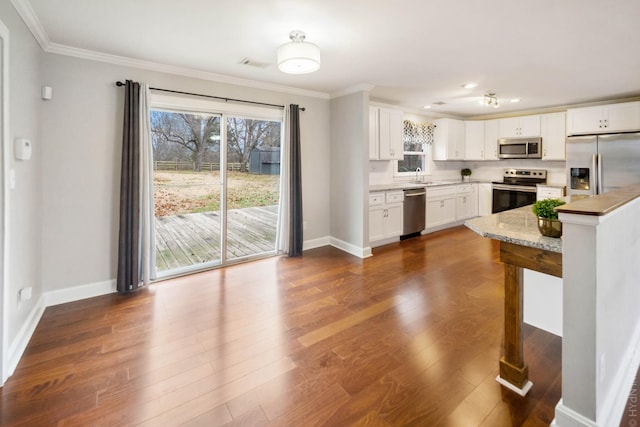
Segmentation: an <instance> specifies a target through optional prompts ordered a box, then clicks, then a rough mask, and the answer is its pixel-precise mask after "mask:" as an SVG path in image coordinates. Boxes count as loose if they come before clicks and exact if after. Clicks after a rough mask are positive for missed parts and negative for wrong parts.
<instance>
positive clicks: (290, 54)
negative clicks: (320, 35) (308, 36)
mask: <svg viewBox="0 0 640 427" xmlns="http://www.w3.org/2000/svg"><path fill="white" fill-rule="evenodd" d="M289 38H290V39H291V41H290V42H289V43H286V44H283V45H282V46H280V47H279V48H278V68H279V69H280V71H282V72H284V73H287V74H307V73H312V72H314V71H316V70H317V69H318V68H320V48H319V47H318V46H316V45H315V44H313V43H309V42H305V41H304V39H305V35H304V33H303V32H302V31H298V30H296V31H291V32H290V33H289Z"/></svg>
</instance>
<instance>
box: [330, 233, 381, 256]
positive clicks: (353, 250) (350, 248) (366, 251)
mask: <svg viewBox="0 0 640 427" xmlns="http://www.w3.org/2000/svg"><path fill="white" fill-rule="evenodd" d="M330 244H331V246H333V247H334V248H338V249H340V250H342V251H345V252H347V253H350V254H351V255H355V256H357V257H359V258H368V257H370V256H371V248H370V247H368V246H367V247H366V248H363V247H360V246H356V245H352V244H351V243H348V242H345V241H344V240H340V239H336V238H335V237H331V238H330Z"/></svg>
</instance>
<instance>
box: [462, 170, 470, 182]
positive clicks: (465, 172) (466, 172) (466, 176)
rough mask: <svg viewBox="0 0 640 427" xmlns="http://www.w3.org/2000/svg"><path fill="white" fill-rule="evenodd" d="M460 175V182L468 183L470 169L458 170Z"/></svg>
mask: <svg viewBox="0 0 640 427" xmlns="http://www.w3.org/2000/svg"><path fill="white" fill-rule="evenodd" d="M460 175H462V180H463V181H469V179H470V178H469V177H470V176H471V169H469V168H464V169H461V170H460Z"/></svg>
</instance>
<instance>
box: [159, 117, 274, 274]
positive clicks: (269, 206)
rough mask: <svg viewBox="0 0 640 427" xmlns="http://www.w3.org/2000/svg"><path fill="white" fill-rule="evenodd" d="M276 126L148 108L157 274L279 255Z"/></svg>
mask: <svg viewBox="0 0 640 427" xmlns="http://www.w3.org/2000/svg"><path fill="white" fill-rule="evenodd" d="M281 127H282V123H281V121H280V120H265V119H261V118H250V117H243V116H239V115H236V114H234V115H228V114H224V113H223V114H211V113H205V112H185V111H175V110H165V109H152V111H151V132H152V141H153V156H154V201H155V216H156V247H155V251H156V265H157V273H158V277H163V276H170V275H171V276H172V275H178V274H181V273H188V272H192V271H195V270H201V269H207V268H211V267H215V266H220V265H226V264H228V263H233V262H238V261H240V260H244V259H251V258H254V257H258V256H265V255H270V254H275V253H276V224H277V216H278V208H277V206H278V199H279V178H280V140H281Z"/></svg>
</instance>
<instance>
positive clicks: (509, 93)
mask: <svg viewBox="0 0 640 427" xmlns="http://www.w3.org/2000/svg"><path fill="white" fill-rule="evenodd" d="M12 1H13V3H14V4H16V6H17V7H18V9H19V10H21V14H22V15H23V16H25V13H24V11H25V10H27V11H29V12H33V13H32V16H31V21H32V22H31V23H30V26H31V28H32V31H36V33H37V32H39V33H40V34H39V35H37V38H39V39H40V42H41V44H43V41H42V39H44V44H45V45H46V44H50V46H54V47H61V46H62V47H72V48H79V49H86V50H89V51H96V52H100V53H106V54H112V55H117V56H122V57H127V58H132V59H138V60H144V61H151V62H155V63H159V64H166V65H172V66H178V67H184V68H188V69H193V70H199V71H205V72H209V73H215V74H220V75H226V76H234V77H238V78H242V79H248V80H252V81H259V82H264V83H268V84H273V85H278V86H287V87H292V88H299V89H304V90H308V91H314V92H321V93H327V94H335V93H340V92H341V91H344V90H348V89H349V88H351V87H354V86H358V85H362V84H370V85H373V89H372V92H371V98H372V99H374V100H377V101H381V102H387V103H391V104H396V105H400V106H403V107H407V108H411V109H417V108H421V107H422V106H423V105H425V104H433V103H436V102H445V103H446V104H445V105H442V106H436V105H433V106H432V108H431V109H430V110H429V111H432V112H434V113H448V114H456V115H460V116H465V117H471V116H482V115H487V114H496V113H501V114H502V113H509V112H513V111H520V110H521V111H533V110H537V109H546V108H549V107H558V106H564V105H570V104H579V103H588V102H597V101H602V100H609V99H622V98H629V97H635V96H640V48H639V45H640V1H638V0H611V1H602V0H483V1H479V0H234V1H230V0H180V1H175V0H92V1H87V0H12ZM29 6H30V7H31V8H32V10H30V9H29ZM294 29H300V30H302V31H304V32H306V34H307V41H310V42H312V43H315V44H317V45H318V46H319V47H320V49H321V52H322V65H321V67H320V70H319V71H317V72H315V73H313V74H307V75H297V76H296V75H287V74H283V73H282V72H280V71H279V70H278V68H277V66H276V64H275V61H276V50H277V48H278V46H280V45H281V44H283V43H286V42H288V41H289V38H288V34H289V32H290V31H291V30H294ZM45 48H46V46H45ZM245 57H246V58H250V59H251V60H254V61H258V62H264V63H267V64H268V66H267V67H266V68H258V67H252V66H247V65H241V64H240V60H241V59H242V58H245ZM470 81H473V82H477V83H478V87H477V88H475V89H471V90H466V89H463V88H462V87H461V85H462V84H463V83H466V82H470ZM175 89H179V88H175ZM485 92H495V93H496V94H497V96H498V98H499V99H500V102H501V107H500V108H499V109H497V110H495V109H492V108H489V107H484V106H481V105H479V104H478V100H479V98H480V97H482V95H483V94H484V93H485ZM516 97H518V98H522V99H523V101H522V102H520V103H518V104H511V103H509V102H508V99H510V98H516Z"/></svg>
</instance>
